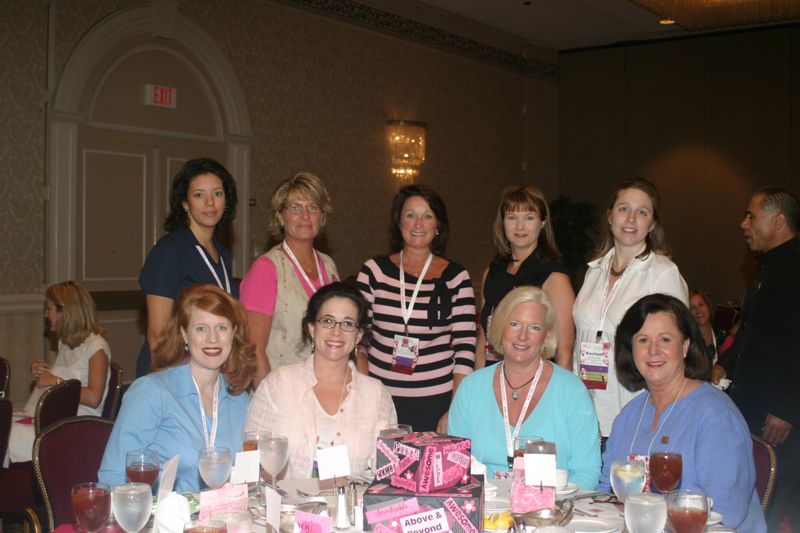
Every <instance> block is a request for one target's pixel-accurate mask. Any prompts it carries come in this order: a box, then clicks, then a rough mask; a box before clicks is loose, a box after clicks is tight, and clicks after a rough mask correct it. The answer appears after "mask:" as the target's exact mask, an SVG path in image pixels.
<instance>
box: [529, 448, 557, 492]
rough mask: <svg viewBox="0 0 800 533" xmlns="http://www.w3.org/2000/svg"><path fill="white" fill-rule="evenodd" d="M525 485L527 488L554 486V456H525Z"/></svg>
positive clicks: (549, 454) (533, 454)
mask: <svg viewBox="0 0 800 533" xmlns="http://www.w3.org/2000/svg"><path fill="white" fill-rule="evenodd" d="M524 460H525V484H526V485H528V486H539V485H541V486H544V487H555V486H556V456H555V454H552V453H526V454H525V458H524Z"/></svg>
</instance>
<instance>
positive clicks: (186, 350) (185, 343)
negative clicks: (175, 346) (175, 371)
mask: <svg viewBox="0 0 800 533" xmlns="http://www.w3.org/2000/svg"><path fill="white" fill-rule="evenodd" d="M183 351H184V352H188V351H189V343H188V342H184V343H183Z"/></svg>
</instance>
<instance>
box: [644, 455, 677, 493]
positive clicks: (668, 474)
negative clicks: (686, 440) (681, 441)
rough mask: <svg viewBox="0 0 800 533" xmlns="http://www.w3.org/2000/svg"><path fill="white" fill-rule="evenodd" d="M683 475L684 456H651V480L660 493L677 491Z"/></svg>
mask: <svg viewBox="0 0 800 533" xmlns="http://www.w3.org/2000/svg"><path fill="white" fill-rule="evenodd" d="M682 474H683V456H681V454H679V453H675V452H653V453H651V454H650V479H651V480H652V481H653V485H655V486H656V488H657V489H658V491H659V492H661V493H662V494H663V493H667V492H669V491H671V490H675V489H676V488H677V487H678V483H680V481H681V475H682Z"/></svg>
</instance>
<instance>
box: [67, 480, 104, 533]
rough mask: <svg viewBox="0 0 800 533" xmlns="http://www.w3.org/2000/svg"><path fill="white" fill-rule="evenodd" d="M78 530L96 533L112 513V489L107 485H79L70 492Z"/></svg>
mask: <svg viewBox="0 0 800 533" xmlns="http://www.w3.org/2000/svg"><path fill="white" fill-rule="evenodd" d="M70 497H71V502H72V514H73V515H74V516H75V522H76V523H77V529H78V530H79V531H85V532H87V533H95V532H96V531H98V530H99V529H100V528H101V527H103V524H105V522H106V520H108V515H109V514H110V513H111V489H110V488H109V486H108V485H107V484H106V483H94V482H92V483H78V484H77V485H75V486H73V487H72V491H71V492H70Z"/></svg>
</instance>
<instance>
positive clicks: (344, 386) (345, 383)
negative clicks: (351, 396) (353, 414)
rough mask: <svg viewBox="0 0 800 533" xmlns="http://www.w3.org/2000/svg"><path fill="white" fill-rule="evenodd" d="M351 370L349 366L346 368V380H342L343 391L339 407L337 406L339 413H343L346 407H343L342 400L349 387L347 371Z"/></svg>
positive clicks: (340, 395)
mask: <svg viewBox="0 0 800 533" xmlns="http://www.w3.org/2000/svg"><path fill="white" fill-rule="evenodd" d="M348 370H350V369H349V368H345V369H344V381H343V382H342V392H341V394H339V407H337V408H336V411H337V412H339V413H343V412H344V409H342V400H344V391H345V389H346V388H347V371H348Z"/></svg>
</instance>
